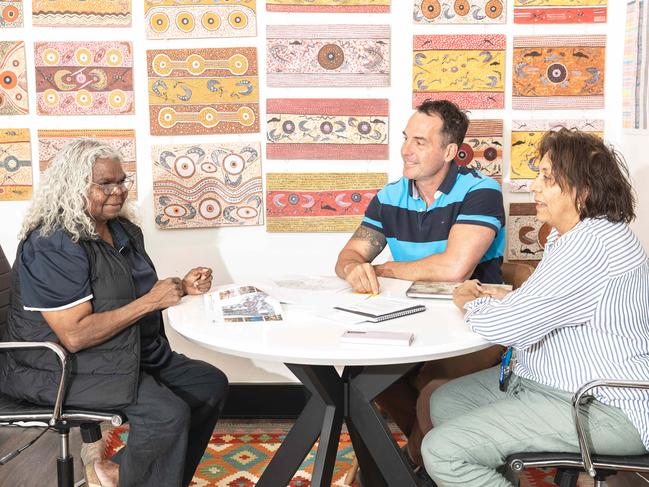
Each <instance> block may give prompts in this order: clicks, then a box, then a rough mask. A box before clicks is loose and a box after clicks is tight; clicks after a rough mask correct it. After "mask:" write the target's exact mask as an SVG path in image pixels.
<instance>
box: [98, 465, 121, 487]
mask: <svg viewBox="0 0 649 487" xmlns="http://www.w3.org/2000/svg"><path fill="white" fill-rule="evenodd" d="M94 466H95V472H97V478H99V482H101V485H102V487H117V483H118V481H119V465H118V464H117V463H115V462H111V461H110V460H101V461H99V462H95V465H94Z"/></svg>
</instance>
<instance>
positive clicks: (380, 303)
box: [334, 297, 426, 323]
mask: <svg viewBox="0 0 649 487" xmlns="http://www.w3.org/2000/svg"><path fill="white" fill-rule="evenodd" d="M334 309H337V310H339V311H344V312H345V313H353V314H356V315H359V316H362V317H364V318H365V321H371V322H373V323H378V322H379V321H385V320H391V319H393V318H400V317H401V316H407V315H411V314H414V313H421V312H422V311H425V310H426V306H424V305H423V304H416V305H414V306H409V305H408V304H407V303H404V302H403V301H398V300H396V299H387V298H381V297H374V298H370V299H367V300H366V301H363V302H362V303H360V304H354V305H351V306H344V307H343V306H334Z"/></svg>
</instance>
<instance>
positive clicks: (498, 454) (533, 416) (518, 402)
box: [421, 367, 646, 487]
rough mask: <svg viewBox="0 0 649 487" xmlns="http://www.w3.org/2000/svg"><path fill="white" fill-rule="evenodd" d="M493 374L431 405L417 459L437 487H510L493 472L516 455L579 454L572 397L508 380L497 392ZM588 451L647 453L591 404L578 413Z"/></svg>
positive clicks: (606, 411) (624, 425) (617, 415)
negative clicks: (504, 388) (429, 425)
mask: <svg viewBox="0 0 649 487" xmlns="http://www.w3.org/2000/svg"><path fill="white" fill-rule="evenodd" d="M498 373H499V367H493V368H491V369H487V370H483V371H481V372H477V373H475V374H471V375H468V376H466V377H462V378H460V379H455V380H453V381H451V382H449V383H448V384H445V385H443V386H442V387H440V388H439V389H437V391H435V393H434V394H433V395H432V397H431V399H430V415H431V419H432V421H433V429H432V430H431V431H430V432H429V433H428V434H427V435H426V437H425V438H424V442H423V444H422V448H421V453H422V455H423V457H424V464H425V466H426V470H427V471H428V474H429V475H430V476H431V477H432V478H433V480H434V481H435V483H437V485H438V487H446V486H462V487H511V486H512V485H513V484H512V483H511V481H510V480H508V479H507V478H505V477H504V476H503V475H502V474H501V473H499V472H497V471H496V469H497V468H498V467H500V466H502V465H503V464H504V463H505V459H506V458H507V457H508V456H509V455H511V454H512V453H517V452H543V451H548V452H551V451H557V452H579V442H578V440H577V433H576V431H575V426H574V421H573V417H572V406H571V399H572V394H571V393H567V392H563V391H560V390H558V389H554V388H552V387H547V386H543V385H541V384H539V383H537V382H534V381H530V380H527V379H521V378H520V377H517V376H515V375H512V377H511V380H510V381H509V387H508V388H507V391H506V392H501V391H500V390H499V389H498ZM581 411H582V414H581V418H582V419H583V421H584V428H585V430H586V435H587V437H588V440H589V444H590V445H591V447H592V448H593V449H594V451H595V452H597V453H600V454H613V453H614V454H618V455H639V454H644V453H646V450H645V447H644V445H643V444H642V441H641V440H640V435H639V434H638V432H637V430H636V429H635V427H634V426H633V424H631V422H630V421H629V420H628V419H627V417H626V415H625V414H624V413H623V412H622V411H621V410H620V409H618V408H614V407H611V406H607V405H605V404H602V403H601V402H599V401H595V400H592V401H590V402H589V403H587V404H585V405H583V406H582V408H581Z"/></svg>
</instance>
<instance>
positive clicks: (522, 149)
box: [509, 120, 604, 193]
mask: <svg viewBox="0 0 649 487" xmlns="http://www.w3.org/2000/svg"><path fill="white" fill-rule="evenodd" d="M561 127H566V128H569V129H573V128H574V129H577V130H581V131H582V132H590V133H592V134H593V135H597V136H598V137H600V138H602V137H604V121H603V120H513V121H512V151H511V166H510V170H509V178H510V184H509V188H510V191H511V192H512V193H523V192H528V191H530V185H531V184H532V181H533V180H534V179H535V178H536V177H537V176H538V174H539V163H540V160H539V157H538V146H539V142H540V141H541V138H542V137H543V135H544V134H545V133H546V132H548V131H550V130H558V129H560V128H561Z"/></svg>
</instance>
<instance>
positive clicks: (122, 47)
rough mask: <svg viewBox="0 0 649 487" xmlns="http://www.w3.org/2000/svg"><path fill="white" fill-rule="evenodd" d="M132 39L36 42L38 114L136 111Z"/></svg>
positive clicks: (107, 113) (120, 113)
mask: <svg viewBox="0 0 649 487" xmlns="http://www.w3.org/2000/svg"><path fill="white" fill-rule="evenodd" d="M132 53H133V48H132V45H131V43H130V42H120V41H111V42H93V41H86V42H35V43H34V57H35V61H34V66H35V68H36V100H37V104H38V113H39V115H125V114H131V113H134V110H135V108H134V107H135V103H134V100H133V56H132Z"/></svg>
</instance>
